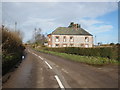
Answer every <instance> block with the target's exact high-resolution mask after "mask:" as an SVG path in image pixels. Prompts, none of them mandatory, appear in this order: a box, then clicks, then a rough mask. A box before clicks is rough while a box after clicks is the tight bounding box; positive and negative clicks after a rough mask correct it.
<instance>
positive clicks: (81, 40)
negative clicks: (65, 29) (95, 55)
mask: <svg viewBox="0 0 120 90" xmlns="http://www.w3.org/2000/svg"><path fill="white" fill-rule="evenodd" d="M56 37H59V41H57V42H56ZM64 37H66V42H64V40H63V39H64ZM70 37H73V42H72V41H70ZM85 37H88V42H87V41H86V40H85ZM48 39H49V40H51V41H49V40H48V47H92V46H93V36H89V35H51V36H49V37H48ZM56 44H57V46H56Z"/></svg>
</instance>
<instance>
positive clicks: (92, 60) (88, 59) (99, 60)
mask: <svg viewBox="0 0 120 90" xmlns="http://www.w3.org/2000/svg"><path fill="white" fill-rule="evenodd" d="M35 50H37V51H40V52H44V53H48V54H52V55H56V56H60V57H63V58H65V59H69V60H72V61H77V62H81V63H85V64H89V65H94V66H102V65H106V64H116V65H118V64H119V63H120V62H118V61H117V60H111V59H108V58H103V57H93V56H80V55H74V54H66V53H59V52H53V51H47V50H42V49H35Z"/></svg>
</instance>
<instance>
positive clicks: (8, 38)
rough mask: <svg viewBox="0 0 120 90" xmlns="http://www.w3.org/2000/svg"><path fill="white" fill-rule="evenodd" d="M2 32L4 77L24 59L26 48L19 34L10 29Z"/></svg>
mask: <svg viewBox="0 0 120 90" xmlns="http://www.w3.org/2000/svg"><path fill="white" fill-rule="evenodd" d="M0 30H1V31H2V45H1V46H2V75H5V74H6V73H7V72H8V71H9V70H10V69H11V68H13V67H14V66H15V65H16V64H17V63H18V62H19V61H20V60H21V59H22V58H21V57H22V55H23V53H24V49H25V47H24V46H23V45H22V39H21V38H20V35H19V33H18V32H17V31H16V32H15V31H12V30H10V29H8V28H4V29H2V28H0Z"/></svg>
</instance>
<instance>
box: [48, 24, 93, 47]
mask: <svg viewBox="0 0 120 90" xmlns="http://www.w3.org/2000/svg"><path fill="white" fill-rule="evenodd" d="M47 37H48V47H86V48H88V47H92V46H93V35H91V34H90V33H89V32H87V31H85V30H84V29H83V28H81V26H80V24H74V22H71V23H70V25H69V26H68V27H58V28H56V29H55V30H54V31H53V32H52V33H51V34H48V35H47Z"/></svg>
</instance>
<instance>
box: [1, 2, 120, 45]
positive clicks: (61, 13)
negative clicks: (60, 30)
mask: <svg viewBox="0 0 120 90" xmlns="http://www.w3.org/2000/svg"><path fill="white" fill-rule="evenodd" d="M15 21H16V22H17V29H19V30H21V31H22V32H24V39H23V41H24V42H26V41H28V40H30V39H31V38H32V35H33V31H34V28H37V29H38V28H41V29H42V33H44V34H45V33H47V34H49V33H51V32H52V31H54V30H55V29H56V28H57V27H67V26H68V25H69V24H70V22H74V23H78V24H81V27H82V28H83V29H85V30H86V31H88V32H89V33H91V34H92V35H93V37H95V36H96V39H95V38H94V41H95V40H96V42H97V43H98V42H102V43H104V44H107V43H112V42H113V43H117V42H118V4H117V2H3V3H2V24H4V25H5V26H6V27H9V28H13V29H14V28H15Z"/></svg>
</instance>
